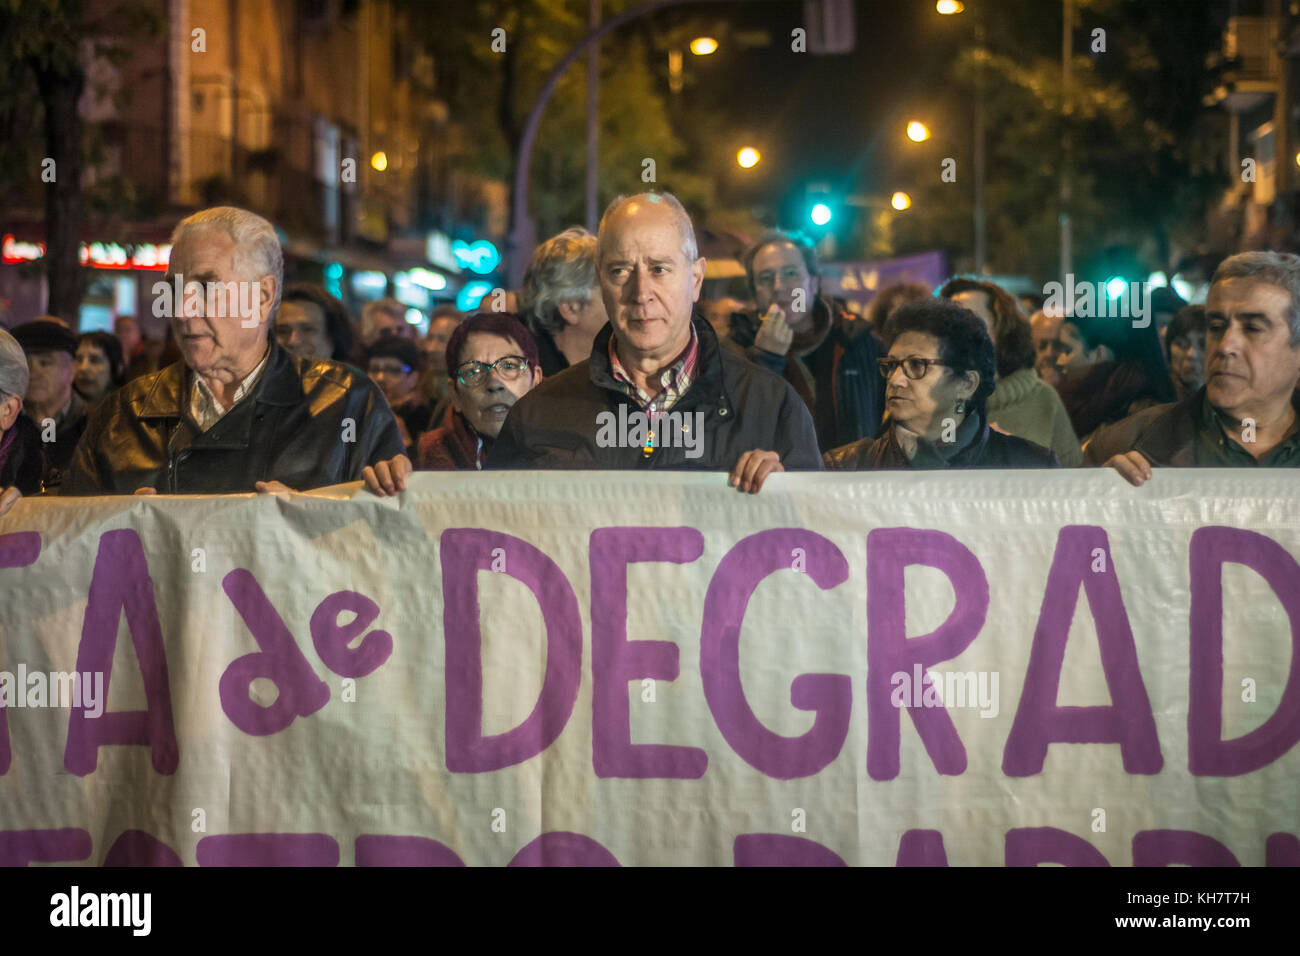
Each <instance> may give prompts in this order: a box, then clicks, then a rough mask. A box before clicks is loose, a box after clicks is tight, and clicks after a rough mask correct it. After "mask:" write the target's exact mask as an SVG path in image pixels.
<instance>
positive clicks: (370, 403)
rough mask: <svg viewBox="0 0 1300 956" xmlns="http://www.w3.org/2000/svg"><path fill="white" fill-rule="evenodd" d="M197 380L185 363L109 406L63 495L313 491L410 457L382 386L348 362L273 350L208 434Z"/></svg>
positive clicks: (132, 386)
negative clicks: (198, 409)
mask: <svg viewBox="0 0 1300 956" xmlns="http://www.w3.org/2000/svg"><path fill="white" fill-rule="evenodd" d="M191 374H192V373H191V372H190V370H189V369H188V368H187V367H186V365H185V363H184V362H177V363H175V364H173V365H169V366H168V367H167V368H165V369H163V370H162V371H161V372H155V373H154V374H153V375H148V376H145V377H144V378H138V379H135V380H134V381H131V382H128V383H127V384H126V385H124V386H123V387H122V388H120V389H118V390H117V391H116V392H114V393H113V394H112V395H110V396H109V397H108V398H107V399H106V400H104V401H103V402H101V403H100V404H99V406H98V407H97V408H96V409H95V411H94V412H92V413H91V418H90V423H89V424H88V425H87V427H86V433H85V434H84V435H83V436H82V438H81V443H80V444H79V445H78V446H77V451H76V454H75V455H74V457H73V460H72V467H71V469H70V470H69V472H68V475H67V477H66V478H65V479H64V483H63V487H62V488H61V489H60V493H61V494H64V495H112V494H130V493H132V492H134V491H135V490H136V489H137V488H145V487H152V488H156V489H157V490H158V493H159V494H238V493H245V492H251V491H254V490H255V489H254V485H255V484H256V483H257V482H259V481H279V482H282V483H283V484H285V485H287V486H288V487H290V488H293V489H294V490H296V491H306V490H308V489H311V488H321V487H325V486H327V485H335V484H341V483H343V482H346V481H356V480H358V479H360V478H361V477H362V474H361V473H362V470H363V469H364V468H365V467H366V466H367V465H374V464H375V463H377V462H380V461H386V460H388V459H391V458H394V457H396V456H397V455H400V454H402V453H403V451H404V449H403V447H402V439H401V435H400V433H399V432H398V430H397V420H396V419H395V418H394V417H393V412H392V410H391V409H390V408H389V407H388V402H387V401H386V400H385V399H384V395H383V393H382V392H381V391H380V390H379V387H378V386H377V385H375V383H374V382H372V381H370V379H368V378H367V377H366V376H364V375H362V374H361V373H360V372H358V371H357V370H356V369H354V368H352V367H350V366H347V365H344V364H342V363H341V362H334V361H331V360H328V359H302V358H295V357H294V356H292V355H290V354H289V353H288V352H286V351H285V350H284V349H283V348H281V347H280V346H279V345H278V344H275V343H273V344H272V345H271V356H270V358H269V359H268V360H267V365H266V369H265V371H263V373H262V377H261V378H260V379H259V380H258V382H257V384H256V385H255V386H254V388H253V391H252V392H251V393H250V394H249V395H247V396H245V397H244V398H243V399H242V400H241V401H240V402H239V403H238V404H237V405H236V406H235V407H234V408H232V409H231V410H230V411H229V412H227V413H226V415H225V417H223V418H222V419H221V420H220V421H218V422H217V423H216V424H215V425H213V426H212V427H211V428H209V429H208V430H207V431H206V432H200V431H199V430H198V427H197V426H196V425H195V424H194V423H193V421H192V420H191V418H190V413H189V404H190V384H191V381H192V380H191V377H190V376H191Z"/></svg>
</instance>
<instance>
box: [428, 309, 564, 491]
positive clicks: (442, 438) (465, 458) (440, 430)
mask: <svg viewBox="0 0 1300 956" xmlns="http://www.w3.org/2000/svg"><path fill="white" fill-rule="evenodd" d="M447 375H448V387H449V390H450V398H451V405H450V407H448V409H447V412H446V415H445V417H444V418H443V420H442V422H441V423H438V427H437V428H435V429H434V430H433V431H430V432H427V433H425V435H424V437H423V438H421V439H420V444H419V452H418V454H417V456H416V466H415V467H416V469H417V470H426V471H454V470H460V469H466V470H479V471H481V470H482V469H483V465H484V463H485V462H486V461H487V454H488V451H489V450H490V449H491V448H492V444H493V442H495V441H496V438H497V436H498V435H500V434H501V426H502V425H504V424H505V422H506V416H507V415H508V414H510V409H511V408H512V407H513V406H514V404H515V402H517V401H518V400H519V399H521V398H523V397H524V396H525V395H527V394H528V393H529V392H530V391H532V390H533V389H534V388H535V387H536V386H537V385H538V384H540V383H541V381H542V368H541V363H540V361H539V360H538V351H537V340H536V339H534V338H533V334H532V333H531V332H529V331H528V329H527V328H525V327H524V324H523V322H521V321H520V320H519V317H518V316H517V315H514V314H513V313H510V312H480V313H478V314H477V315H475V316H474V317H473V318H471V319H468V320H466V321H464V322H462V323H461V324H460V325H458V326H457V327H456V331H454V332H452V333H451V338H450V339H448V340H447Z"/></svg>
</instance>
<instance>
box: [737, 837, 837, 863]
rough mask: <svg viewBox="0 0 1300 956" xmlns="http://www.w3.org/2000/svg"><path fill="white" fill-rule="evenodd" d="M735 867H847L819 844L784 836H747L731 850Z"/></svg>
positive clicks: (739, 838)
mask: <svg viewBox="0 0 1300 956" xmlns="http://www.w3.org/2000/svg"><path fill="white" fill-rule="evenodd" d="M731 855H732V860H733V861H734V863H735V865H736V866H848V864H847V863H845V862H844V859H843V858H842V857H841V856H840V855H839V854H838V853H836V852H835V851H834V850H832V849H830V848H829V847H826V846H823V845H822V844H820V843H818V842H817V841H816V840H808V839H805V838H804V837H797V836H787V835H786V834H784V833H744V834H741V835H740V836H738V837H736V842H735V844H734V845H733V846H732V850H731Z"/></svg>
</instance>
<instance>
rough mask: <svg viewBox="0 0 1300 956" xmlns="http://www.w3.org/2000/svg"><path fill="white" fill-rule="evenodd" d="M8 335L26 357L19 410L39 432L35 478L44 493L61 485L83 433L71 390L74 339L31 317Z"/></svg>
mask: <svg viewBox="0 0 1300 956" xmlns="http://www.w3.org/2000/svg"><path fill="white" fill-rule="evenodd" d="M13 337H14V338H15V339H17V341H18V344H19V345H21V346H22V347H23V351H24V352H26V353H27V369H28V372H29V373H30V380H29V382H28V384H27V395H26V396H25V397H24V399H23V411H24V413H25V414H26V415H27V417H29V418H30V419H31V420H32V421H33V422H35V423H36V427H37V428H38V429H39V430H40V433H41V445H42V450H43V454H44V464H43V467H42V470H41V480H42V481H43V482H44V484H45V488H46V490H47V491H49V490H53V489H56V488H58V487H59V485H60V484H62V482H63V475H64V472H65V471H66V469H67V468H68V465H69V464H70V463H71V461H72V454H73V452H74V451H76V448H77V442H78V441H79V440H80V438H81V434H82V432H84V431H85V430H86V403H85V401H84V400H83V399H82V397H81V396H80V395H78V394H77V391H76V389H74V388H73V387H72V381H73V377H74V376H75V374H76V365H75V363H76V357H77V336H76V335H75V334H73V332H72V330H71V329H69V328H67V326H65V325H62V324H61V323H58V322H51V321H49V320H48V319H36V320H34V321H32V322H25V323H24V324H22V325H20V326H18V327H17V328H15V329H14V330H13Z"/></svg>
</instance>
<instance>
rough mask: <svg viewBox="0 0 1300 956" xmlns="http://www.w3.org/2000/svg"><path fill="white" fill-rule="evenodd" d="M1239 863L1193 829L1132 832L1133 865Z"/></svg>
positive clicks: (1212, 840)
mask: <svg viewBox="0 0 1300 956" xmlns="http://www.w3.org/2000/svg"><path fill="white" fill-rule="evenodd" d="M1179 863H1184V864H1186V865H1187V866H1241V864H1240V863H1238V862H1237V858H1236V857H1235V856H1233V854H1232V851H1231V850H1229V849H1228V848H1227V847H1226V846H1224V845H1223V844H1222V843H1220V842H1219V841H1218V840H1216V839H1214V837H1208V836H1206V835H1205V834H1204V833H1197V832H1196V831H1195V830H1143V831H1141V832H1140V833H1137V834H1134V836H1133V865H1134V866H1173V865H1175V864H1179Z"/></svg>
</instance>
